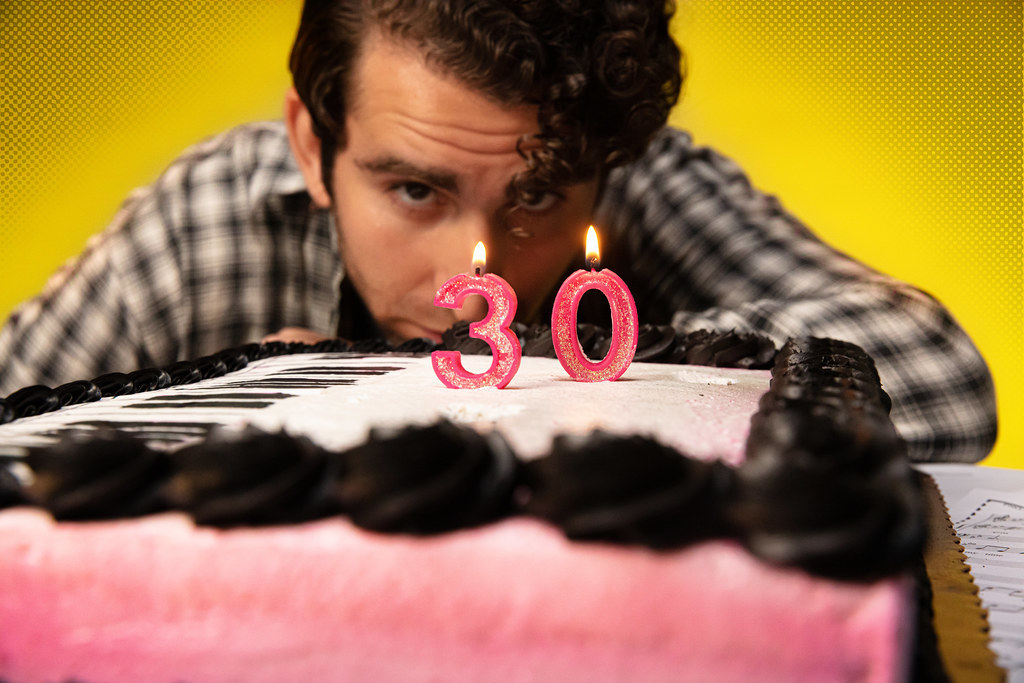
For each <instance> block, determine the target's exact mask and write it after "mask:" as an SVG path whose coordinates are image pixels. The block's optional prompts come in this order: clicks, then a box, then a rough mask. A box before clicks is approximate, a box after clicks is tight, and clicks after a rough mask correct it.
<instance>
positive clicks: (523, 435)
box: [0, 353, 771, 465]
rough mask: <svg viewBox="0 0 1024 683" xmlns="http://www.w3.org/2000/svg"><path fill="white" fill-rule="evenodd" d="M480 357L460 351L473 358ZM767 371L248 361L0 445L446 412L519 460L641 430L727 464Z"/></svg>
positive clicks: (349, 423) (315, 357)
mask: <svg viewBox="0 0 1024 683" xmlns="http://www.w3.org/2000/svg"><path fill="white" fill-rule="evenodd" d="M488 361H489V358H486V357H481V356H477V357H472V356H469V357H467V358H466V359H465V361H464V362H465V365H466V366H467V368H468V369H470V370H475V368H474V367H473V365H474V363H476V364H483V363H486V362H488ZM770 376H771V375H770V372H769V371H767V370H744V369H734V368H713V367H700V366H684V365H667V364H656V363H633V364H632V365H631V366H630V368H629V370H628V371H627V372H626V374H625V376H624V377H622V378H621V379H620V380H619V381H616V382H601V383H586V382H575V381H573V380H571V379H569V378H568V377H566V375H565V372H564V371H563V370H562V368H561V366H560V364H559V362H558V361H557V360H555V359H549V358H524V359H523V363H522V365H521V367H520V371H519V373H518V374H517V375H516V378H515V381H514V382H513V383H512V384H511V385H510V386H509V387H507V388H505V389H500V390H499V389H476V390H454V389H449V388H447V387H444V386H443V385H442V384H441V383H440V381H439V380H438V379H437V378H436V377H435V375H434V372H433V368H432V366H431V363H430V358H429V357H427V356H422V355H405V354H386V355H385V354H382V355H361V354H352V353H340V354H338V353H322V354H321V353H314V354H300V355H284V356H277V357H272V358H266V359H263V360H257V361H253V362H252V363H250V364H249V365H247V366H246V367H245V368H242V369H240V370H238V371H236V372H232V373H229V374H227V375H224V376H222V377H216V378H212V379H208V380H204V381H202V382H199V383H196V384H190V385H181V386H175V387H169V388H166V389H160V390H156V391H150V392H144V393H141V394H132V395H125V396H116V397H111V398H105V399H103V400H101V401H97V402H92V403H84V404H80V405H76V406H70V407H68V408H64V409H62V410H59V411H55V412H50V413H44V414H42V415H36V416H32V417H27V418H24V419H21V420H17V421H15V422H12V423H9V424H7V425H3V426H0V453H5V454H9V455H16V454H17V453H18V452H20V451H21V450H23V449H24V448H26V447H36V446H45V445H47V444H49V443H53V442H55V441H57V440H58V439H59V438H60V437H62V436H66V435H68V434H69V433H71V432H73V431H75V430H93V429H97V428H100V427H104V426H110V427H117V428H119V429H122V430H124V431H129V432H135V433H137V434H139V435H140V436H142V437H143V438H144V439H146V440H148V441H150V443H151V444H153V445H158V446H160V445H162V446H163V447H165V448H168V449H173V448H175V447H177V446H180V445H184V444H186V443H189V442H192V441H195V440H197V439H200V438H202V436H204V435H205V433H206V432H208V431H209V429H211V428H212V427H213V426H225V427H229V428H241V427H244V426H246V425H253V426H256V427H259V428H262V429H264V430H268V431H277V430H282V429H283V430H285V431H287V432H288V433H290V434H295V435H302V436H307V437H309V438H310V439H312V440H313V441H315V442H316V443H317V444H319V445H320V446H322V447H324V448H329V449H334V450H340V449H343V448H348V447H351V446H354V445H357V444H359V443H362V442H363V441H365V440H366V439H367V438H368V437H369V435H370V430H371V429H373V428H378V429H397V428H401V427H405V426H409V425H428V424H431V423H435V422H437V421H438V420H441V419H446V420H449V421H451V422H454V423H456V424H460V425H463V426H467V427H471V428H473V429H475V430H477V431H480V432H484V433H486V432H490V431H492V430H496V431H498V432H500V433H501V434H502V435H503V436H504V437H505V438H506V439H507V440H508V441H509V443H510V445H511V446H512V447H513V449H514V450H515V451H516V452H517V453H518V454H519V455H520V457H523V458H533V457H537V456H539V455H542V454H544V453H546V452H547V451H548V450H549V449H550V445H551V440H552V438H553V437H554V436H556V435H559V434H587V433H590V432H592V431H594V430H596V429H602V430H604V431H607V432H611V433H613V434H621V435H633V434H635V435H641V436H650V437H653V438H654V439H656V440H657V441H659V442H661V443H663V444H664V445H667V446H671V447H673V448H675V449H677V450H679V451H681V452H683V453H686V454H687V455H690V456H692V457H695V458H698V459H702V460H711V459H720V460H722V461H723V462H726V463H728V464H733V465H735V464H738V463H739V462H740V461H741V460H742V458H743V452H744V444H745V441H746V438H747V433H748V432H749V427H750V418H751V416H752V415H753V414H754V412H755V411H756V410H757V402H758V399H759V398H760V397H761V396H762V395H763V394H764V393H765V392H766V391H767V390H768V383H769V379H770Z"/></svg>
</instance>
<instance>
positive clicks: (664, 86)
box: [290, 0, 684, 198]
mask: <svg viewBox="0 0 1024 683" xmlns="http://www.w3.org/2000/svg"><path fill="white" fill-rule="evenodd" d="M673 10H674V3H673V2H671V0H669V1H668V2H666V0H306V2H305V5H304V7H303V11H302V19H301V22H300V25H299V30H298V35H297V36H296V39H295V43H294V45H293V47H292V53H291V60H290V68H291V72H292V77H293V80H294V84H295V88H296V91H297V92H298V94H299V97H300V98H301V99H302V101H303V103H304V104H305V105H306V107H307V109H308V110H309V112H310V115H311V116H312V119H313V125H314V132H315V133H316V135H317V136H318V137H319V138H320V140H321V143H322V154H323V156H324V159H323V161H324V163H323V165H322V167H323V169H324V182H325V184H326V186H327V187H328V190H329V189H330V186H331V184H330V170H331V165H332V163H333V154H334V151H335V150H337V149H339V148H344V145H345V130H344V120H345V111H346V98H347V97H348V94H349V92H351V86H352V84H351V82H350V80H351V78H352V74H353V72H354V70H355V66H356V62H357V59H358V57H359V54H360V49H361V41H362V40H363V39H364V38H365V37H366V36H367V35H369V34H370V32H371V31H372V30H380V31H382V32H383V33H384V35H388V36H392V37H394V38H396V39H399V40H403V41H407V42H408V43H409V44H411V45H414V46H415V47H416V48H417V49H419V50H420V51H421V53H422V54H424V55H425V57H426V59H427V60H428V61H430V62H431V63H433V64H435V65H436V66H437V67H438V68H439V69H440V70H442V71H443V72H445V73H447V74H450V75H452V76H454V77H455V78H457V79H459V80H460V81H461V82H463V83H465V84H466V85H468V86H469V87H471V88H474V89H476V90H478V91H480V92H482V93H483V94H485V95H487V96H489V97H492V98H494V99H496V100H497V101H499V102H502V103H505V104H509V105H518V104H531V105H536V106H538V108H539V113H538V123H539V129H540V133H539V135H538V136H537V138H536V141H539V143H540V144H539V145H537V144H531V145H530V146H529V151H524V143H527V142H533V140H521V141H520V154H522V155H523V157H524V158H525V159H526V162H527V170H526V171H525V172H523V173H521V174H519V175H518V176H517V177H516V178H515V179H513V184H512V192H513V194H515V195H517V196H519V197H526V198H529V197H531V196H535V195H536V194H538V193H542V192H544V191H546V190H548V189H552V188H557V187H561V186H565V185H568V184H571V183H574V182H579V181H582V180H588V179H591V178H594V177H600V175H601V174H603V173H606V172H607V171H608V170H609V169H611V168H613V167H615V166H618V165H621V164H624V163H628V162H629V161H631V160H633V159H635V158H636V157H638V156H639V155H640V154H642V153H643V151H644V149H645V148H646V147H647V145H648V143H649V142H650V140H651V138H652V137H653V136H654V134H655V133H656V132H657V131H658V130H659V129H660V128H661V127H662V126H664V124H665V121H666V120H667V118H668V114H669V111H670V109H671V108H672V106H673V105H674V104H675V103H676V100H677V99H678V98H679V92H680V88H681V86H682V81H683V73H684V64H683V57H682V54H681V52H680V51H679V48H678V47H677V46H676V44H675V42H674V41H673V40H672V38H671V36H670V35H669V30H668V24H669V18H670V17H671V15H672V12H673Z"/></svg>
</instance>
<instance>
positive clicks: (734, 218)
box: [601, 131, 996, 461]
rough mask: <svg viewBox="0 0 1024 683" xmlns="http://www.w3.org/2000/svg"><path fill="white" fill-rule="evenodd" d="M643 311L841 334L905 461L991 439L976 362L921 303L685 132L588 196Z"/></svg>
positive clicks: (939, 456) (947, 320)
mask: <svg viewBox="0 0 1024 683" xmlns="http://www.w3.org/2000/svg"><path fill="white" fill-rule="evenodd" d="M601 215H602V220H606V221H608V225H610V226H613V229H614V230H615V231H616V233H617V237H618V240H620V242H621V243H622V244H623V245H624V246H625V247H626V252H627V253H628V255H629V256H628V258H629V268H630V269H631V271H632V273H633V275H632V277H631V279H630V280H628V281H629V283H630V286H631V287H634V283H637V287H636V294H637V298H638V302H639V301H640V300H641V299H642V300H644V301H647V302H649V303H651V304H652V306H651V307H650V308H649V310H650V311H652V312H653V313H650V314H649V315H655V316H657V315H658V312H660V313H661V314H662V315H665V316H668V315H672V318H671V320H672V323H673V325H674V326H675V327H676V328H678V329H680V330H682V331H684V332H688V331H691V330H695V329H701V328H706V329H717V330H730V329H735V330H737V331H754V332H760V333H762V334H766V335H768V336H770V337H771V338H772V339H774V340H775V342H776V343H777V344H781V343H783V342H784V341H785V339H787V338H788V337H793V336H801V335H814V336H819V337H832V338H836V339H846V340H849V341H852V342H854V343H856V344H858V345H860V346H862V347H863V348H864V349H865V350H866V351H867V352H868V353H870V354H871V356H872V357H873V358H874V360H875V362H876V364H877V366H878V371H879V374H880V376H881V378H882V382H883V385H884V388H885V389H886V391H887V392H888V393H889V394H890V395H891V397H892V399H893V411H892V417H893V421H894V422H895V424H896V426H897V428H898V429H899V430H900V433H901V434H902V435H903V437H904V438H905V439H906V440H907V442H908V445H909V447H910V455H911V457H912V458H914V459H915V460H969V461H976V460H979V459H981V458H982V457H984V456H985V455H986V454H987V453H988V452H989V450H990V449H991V447H992V444H993V443H994V441H995V435H996V411H995V397H994V390H993V386H992V379H991V376H990V374H989V372H988V368H987V366H986V365H985V362H984V360H983V359H982V358H981V355H980V354H979V353H978V351H977V349H976V348H975V347H974V345H973V344H972V343H971V340H970V339H969V338H968V336H967V335H966V333H965V332H964V331H963V330H962V329H961V328H960V326H959V325H958V324H957V323H956V321H955V320H953V318H952V316H951V315H950V314H949V312H948V311H946V309H945V308H943V307H942V306H941V304H939V303H938V302H937V301H935V299H933V298H931V297H930V296H928V295H926V294H924V293H923V292H921V291H919V290H917V289H915V288H913V287H911V286H910V285H907V284H905V283H901V282H899V281H897V280H894V279H892V278H890V277H887V276H885V275H882V274H880V273H878V272H876V271H874V270H871V269H870V268H868V267H867V266H865V265H863V264H861V263H858V262H856V261H854V260H852V259H850V258H849V257H847V256H845V255H843V254H841V253H839V252H837V251H835V250H834V249H832V248H831V247H829V246H827V245H825V244H824V243H822V242H821V241H820V240H819V239H817V238H816V237H815V236H814V235H813V234H812V233H811V232H810V231H809V230H807V228H805V227H804V226H803V225H801V224H800V223H799V221H797V220H796V219H795V218H794V217H792V216H791V215H789V214H788V213H786V212H785V211H784V210H783V209H782V208H781V207H780V206H779V204H778V202H777V201H776V200H775V199H774V198H773V197H770V196H767V195H764V194H762V193H760V192H758V191H756V190H754V189H753V188H752V187H751V185H750V183H749V181H748V180H747V178H746V177H745V176H744V174H743V173H742V171H741V170H740V169H739V168H738V167H737V166H736V165H735V164H734V163H733V162H731V161H729V160H728V159H725V158H724V157H722V156H720V155H718V154H716V153H714V152H712V151H710V150H707V149H701V148H694V147H693V146H692V145H691V143H690V141H689V138H688V137H687V136H685V134H682V133H679V132H676V131H670V132H668V133H667V134H666V135H664V136H662V137H660V138H658V139H657V140H656V141H655V142H654V144H653V145H652V148H651V151H650V152H649V153H648V155H646V156H645V158H644V159H642V160H641V161H640V162H639V163H638V164H635V165H634V166H631V167H628V168H626V169H622V170H621V171H617V172H616V174H615V175H613V176H612V178H611V179H610V180H609V184H608V191H607V192H606V195H605V197H604V201H603V204H602V212H601Z"/></svg>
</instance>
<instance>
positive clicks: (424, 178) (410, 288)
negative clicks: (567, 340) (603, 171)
mask: <svg viewBox="0 0 1024 683" xmlns="http://www.w3.org/2000/svg"><path fill="white" fill-rule="evenodd" d="M354 76H355V78H354V79H353V83H354V86H353V91H352V92H351V93H350V96H349V101H350V106H349V111H348V112H347V116H346V119H345V134H346V145H345V148H344V149H343V150H342V151H340V152H339V153H338V154H337V156H336V158H335V162H334V170H333V181H332V182H333V188H332V189H333V197H334V206H333V210H334V211H335V218H336V219H337V224H338V232H339V241H340V245H341V255H342V259H343V261H344V263H345V268H346V277H349V278H351V281H352V283H353V284H354V285H355V287H356V289H357V291H359V293H360V294H361V295H362V297H363V300H364V302H365V303H366V305H367V307H368V308H369V310H370V313H371V314H372V315H373V316H374V318H375V319H376V321H377V323H378V324H379V325H380V326H381V327H382V328H383V330H384V332H385V334H386V335H387V336H388V338H389V339H390V340H391V341H397V340H402V339H407V338H412V337H429V338H433V339H434V340H437V341H439V340H440V334H441V332H442V331H444V330H445V329H447V328H448V327H450V326H451V325H452V324H453V323H454V322H455V321H456V320H459V319H465V320H478V319H480V318H481V317H483V312H484V306H485V304H484V303H483V300H482V299H481V298H480V297H471V298H470V299H468V300H467V302H466V306H465V307H464V308H463V309H462V310H461V311H453V310H450V309H446V308H438V307H435V306H434V305H433V300H434V293H435V292H436V291H437V289H438V287H439V286H440V285H441V284H442V283H443V282H444V281H445V280H447V279H448V278H450V277H452V276H453V275H456V274H457V273H460V272H466V271H469V270H471V267H472V264H471V260H472V254H473V247H474V246H475V244H476V242H477V241H483V242H484V244H485V245H486V247H487V270H488V271H489V272H493V273H497V274H499V275H501V276H502V277H504V278H505V279H506V280H508V282H509V284H511V285H512V287H513V289H515V291H516V294H517V295H518V298H519V315H518V316H517V317H518V318H520V319H528V318H529V317H530V316H532V315H533V314H534V313H535V312H536V310H537V308H538V307H539V306H540V304H541V303H542V301H543V299H544V298H545V296H546V295H547V294H548V293H549V292H550V291H551V289H552V288H553V287H556V286H557V285H558V279H559V276H560V275H561V274H562V273H563V271H564V270H565V268H566V267H567V266H568V265H569V263H570V260H571V257H572V255H573V254H574V253H577V252H579V251H580V249H581V248H582V244H583V240H584V237H585V232H586V228H587V223H588V221H589V219H590V214H591V210H592V209H593V206H594V202H595V199H596V193H597V181H593V182H588V183H583V184H579V185H574V186H572V187H568V188H564V189H561V190H559V191H558V192H557V193H551V194H548V195H545V196H543V197H542V198H540V199H539V200H537V202H536V203H534V204H532V205H525V204H519V205H516V204H510V203H509V199H508V197H509V194H508V186H509V183H510V181H511V179H512V177H513V176H514V175H515V174H516V173H518V172H520V171H522V170H523V169H524V168H525V162H524V161H523V159H522V157H521V156H520V155H519V154H518V153H517V152H516V143H517V141H518V140H519V139H520V138H522V137H523V136H524V135H529V134H534V133H536V132H537V110H536V108H535V107H532V106H518V107H511V106H502V105H499V104H497V103H495V102H494V101H492V100H489V99H487V98H485V97H484V96H482V95H480V94H479V93H477V92H475V91H473V90H471V89H469V88H468V87H466V86H464V85H462V84H461V83H458V82H457V81H455V80H453V79H452V78H450V77H446V76H442V75H439V74H438V73H436V71H435V70H433V69H432V68H431V67H430V66H428V65H427V63H426V62H425V61H424V60H423V59H422V57H421V56H420V55H419V54H418V53H416V52H415V51H413V50H411V49H409V48H407V47H405V46H402V45H397V44H395V43H393V42H391V41H389V40H386V39H381V38H374V39H369V40H368V42H367V44H366V45H365V52H364V54H363V56H362V58H361V60H360V62H359V64H358V68H357V71H356V72H355V74H354Z"/></svg>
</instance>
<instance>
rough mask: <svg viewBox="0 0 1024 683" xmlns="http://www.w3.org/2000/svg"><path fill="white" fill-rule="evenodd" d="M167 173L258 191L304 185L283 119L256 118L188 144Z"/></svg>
mask: <svg viewBox="0 0 1024 683" xmlns="http://www.w3.org/2000/svg"><path fill="white" fill-rule="evenodd" d="M166 175H168V176H171V177H177V178H182V179H186V178H187V181H188V182H189V183H190V184H201V183H205V182H217V183H225V182H238V183H242V184H244V185H246V186H248V187H250V188H251V190H252V191H254V192H257V193H259V194H291V193H296V192H303V191H305V189H306V185H305V182H304V180H303V178H302V173H301V172H300V170H299V167H298V164H297V163H296V162H295V159H294V157H293V156H292V153H291V148H290V147H289V145H288V134H287V131H286V130H285V127H284V123H283V122H282V121H258V122H253V123H246V124H242V125H239V126H236V127H234V128H231V129H229V130H227V131H225V132H223V133H220V134H218V135H215V136H213V137H210V138H207V139H205V140H203V141H201V142H199V143H196V144H194V145H192V146H191V147H189V148H187V149H186V150H185V151H184V152H182V154H181V155H179V156H178V158H177V159H175V161H174V162H173V163H172V164H171V165H170V166H169V167H168V169H167V172H166Z"/></svg>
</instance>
